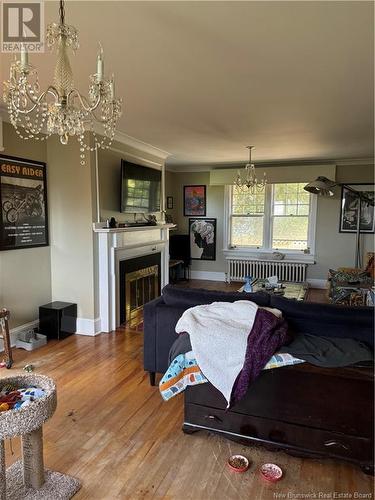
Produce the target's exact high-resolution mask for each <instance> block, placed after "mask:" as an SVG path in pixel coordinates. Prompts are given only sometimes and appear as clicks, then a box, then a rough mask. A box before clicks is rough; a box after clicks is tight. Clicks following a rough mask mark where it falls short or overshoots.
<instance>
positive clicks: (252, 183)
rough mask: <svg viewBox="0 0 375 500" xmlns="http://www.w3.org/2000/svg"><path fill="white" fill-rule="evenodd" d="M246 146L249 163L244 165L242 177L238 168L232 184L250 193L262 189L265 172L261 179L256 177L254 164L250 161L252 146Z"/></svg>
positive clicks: (265, 181)
mask: <svg viewBox="0 0 375 500" xmlns="http://www.w3.org/2000/svg"><path fill="white" fill-rule="evenodd" d="M246 148H247V149H248V150H249V163H247V164H246V165H245V168H244V170H245V172H244V177H242V175H241V172H240V171H239V170H238V172H237V177H236V179H235V181H234V185H235V186H236V187H237V188H238V189H239V190H240V191H246V192H249V193H250V194H255V193H260V192H262V191H264V189H265V187H266V184H267V177H266V173H265V172H264V174H263V179H262V180H261V181H259V180H258V179H257V176H256V174H255V165H254V163H252V162H251V151H252V150H253V149H254V146H246Z"/></svg>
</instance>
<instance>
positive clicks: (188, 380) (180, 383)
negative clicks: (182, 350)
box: [159, 351, 208, 401]
mask: <svg viewBox="0 0 375 500" xmlns="http://www.w3.org/2000/svg"><path fill="white" fill-rule="evenodd" d="M205 382H208V380H207V379H206V377H205V376H204V375H203V373H202V372H201V371H200V369H199V366H198V363H197V360H196V359H195V357H194V354H193V351H189V352H187V353H186V354H179V355H178V356H177V357H176V358H174V360H173V361H172V363H171V364H170V365H169V368H168V370H167V371H166V372H165V375H164V377H163V378H162V379H161V381H160V383H159V390H160V394H161V396H162V398H163V399H164V400H165V401H168V399H171V398H172V397H173V396H176V395H177V394H179V393H180V392H182V391H184V390H185V389H186V387H187V386H189V385H197V384H204V383H205Z"/></svg>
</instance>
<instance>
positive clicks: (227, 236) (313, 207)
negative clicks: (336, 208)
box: [223, 182, 317, 263]
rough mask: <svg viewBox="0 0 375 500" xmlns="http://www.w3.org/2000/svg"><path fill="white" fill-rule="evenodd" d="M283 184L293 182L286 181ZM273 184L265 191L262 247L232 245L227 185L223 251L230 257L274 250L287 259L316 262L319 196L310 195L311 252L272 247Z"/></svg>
mask: <svg viewBox="0 0 375 500" xmlns="http://www.w3.org/2000/svg"><path fill="white" fill-rule="evenodd" d="M283 184H292V183H290V182H285V183H283ZM272 193H273V190H272V185H271V184H268V185H267V186H266V192H265V205H264V234H263V246H262V247H247V246H246V247H245V246H236V247H232V246H231V241H230V240H231V230H232V228H231V215H232V214H231V209H232V186H225V196H224V235H223V236H224V248H223V252H224V255H225V257H230V258H236V257H237V258H259V259H260V258H261V255H262V254H263V255H264V254H267V255H268V256H270V255H272V254H273V253H274V252H278V251H279V252H281V253H283V254H285V256H286V259H287V260H292V261H302V262H307V263H314V262H315V235H316V214H317V196H314V195H310V211H309V225H308V232H307V247H308V248H309V252H308V253H305V251H303V250H288V249H280V250H276V249H272V248H271V238H272V222H273V217H272V216H271V210H272Z"/></svg>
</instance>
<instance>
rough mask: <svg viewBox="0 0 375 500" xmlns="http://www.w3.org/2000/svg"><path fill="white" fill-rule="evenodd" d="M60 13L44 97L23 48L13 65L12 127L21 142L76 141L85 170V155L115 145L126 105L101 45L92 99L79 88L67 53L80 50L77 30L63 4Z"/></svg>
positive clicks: (49, 36)
mask: <svg viewBox="0 0 375 500" xmlns="http://www.w3.org/2000/svg"><path fill="white" fill-rule="evenodd" d="M59 14H60V21H59V23H51V24H49V25H48V26H47V31H46V40H47V45H48V47H49V48H50V49H53V48H55V49H56V53H57V61H56V66H55V71H54V77H53V84H52V85H49V86H48V88H47V89H46V90H44V91H43V92H40V87H39V81H38V74H37V71H36V69H35V68H34V67H33V66H32V65H31V64H30V63H29V60H28V53H27V52H26V50H25V48H24V46H22V47H21V58H20V60H15V61H13V62H12V64H11V66H10V77H9V80H7V81H6V82H4V102H5V103H6V105H7V108H8V112H9V117H10V122H11V123H12V125H13V126H14V128H15V130H16V133H17V134H18V135H19V136H20V137H21V138H22V139H26V140H27V139H36V140H41V141H42V140H45V139H46V138H47V137H49V136H50V135H52V134H57V135H58V136H59V137H60V142H61V144H67V143H68V139H69V137H70V136H76V137H77V140H78V141H79V144H80V158H81V164H82V165H84V164H85V151H95V150H96V149H98V148H102V149H106V148H108V147H109V146H110V144H111V142H112V141H113V138H114V135H115V132H116V123H117V120H118V119H119V117H120V116H121V100H120V99H115V95H114V79H113V75H112V78H111V79H106V78H104V60H103V50H102V48H101V46H100V50H99V53H98V56H97V67H96V73H95V74H93V75H90V85H89V92H88V97H85V96H83V95H81V94H80V92H79V91H78V90H77V89H75V88H74V84H73V73H72V69H71V66H70V62H69V57H68V49H71V50H73V51H75V50H77V49H78V48H79V41H78V31H77V30H76V28H75V27H74V26H70V25H68V24H65V9H64V1H60V9H59ZM96 124H99V125H100V126H101V129H102V132H101V133H102V136H99V135H97V134H96V132H95V130H94V126H95V125H96ZM85 132H91V133H92V135H93V143H91V144H90V142H88V141H87V142H86V140H85Z"/></svg>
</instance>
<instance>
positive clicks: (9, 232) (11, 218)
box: [0, 155, 48, 250]
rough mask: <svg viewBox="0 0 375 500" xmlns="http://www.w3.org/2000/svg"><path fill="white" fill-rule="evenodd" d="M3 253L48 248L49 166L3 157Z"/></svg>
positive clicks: (0, 194) (0, 220)
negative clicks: (23, 249) (47, 168)
mask: <svg viewBox="0 0 375 500" xmlns="http://www.w3.org/2000/svg"><path fill="white" fill-rule="evenodd" d="M0 209H1V218H0V250H14V249H16V248H32V247H40V246H47V245H48V210H47V180H46V164H45V163H42V162H36V161H30V160H25V159H23V158H14V157H11V156H5V155H0Z"/></svg>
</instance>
